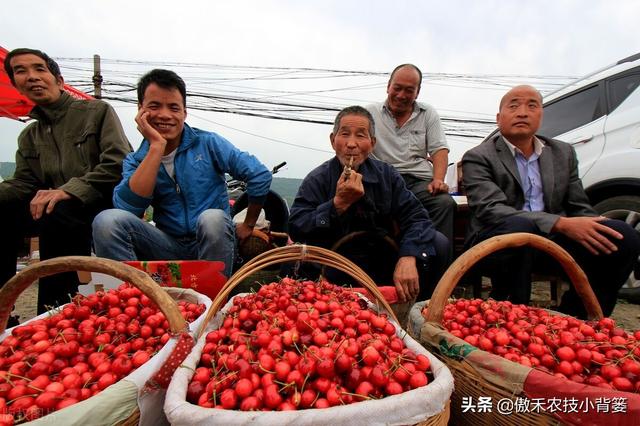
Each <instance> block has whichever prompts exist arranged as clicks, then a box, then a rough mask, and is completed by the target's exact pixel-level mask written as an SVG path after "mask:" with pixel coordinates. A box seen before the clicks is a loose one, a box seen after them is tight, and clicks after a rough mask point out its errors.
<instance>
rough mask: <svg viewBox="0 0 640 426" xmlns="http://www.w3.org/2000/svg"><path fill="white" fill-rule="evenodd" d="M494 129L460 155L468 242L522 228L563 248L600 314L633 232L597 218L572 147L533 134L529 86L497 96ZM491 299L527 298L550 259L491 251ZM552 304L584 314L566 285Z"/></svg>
mask: <svg viewBox="0 0 640 426" xmlns="http://www.w3.org/2000/svg"><path fill="white" fill-rule="evenodd" d="M496 121H497V122H498V127H499V129H500V133H498V134H497V135H496V136H494V137H492V138H490V139H488V140H486V141H485V142H483V143H482V144H480V145H478V146H477V147H475V148H473V149H471V150H469V151H468V152H467V153H465V155H464V156H463V158H462V170H463V179H464V186H465V189H466V192H467V198H468V202H469V207H470V209H471V223H470V227H469V235H468V239H467V244H468V245H473V244H477V243H478V242H480V241H482V240H485V239H487V238H490V237H493V236H495V235H502V234H507V233H512V232H530V233H534V234H539V235H543V236H546V237H548V238H550V239H551V240H553V241H554V242H556V243H558V244H560V245H561V246H562V247H564V248H565V249H566V250H567V251H568V252H569V253H571V255H572V256H573V257H574V258H575V260H576V261H577V262H578V264H579V265H580V266H581V267H582V268H583V269H584V270H585V273H586V274H587V276H588V278H589V282H590V283H591V286H592V287H593V290H594V292H595V294H596V296H597V297H598V300H599V301H600V304H601V306H602V310H603V311H604V314H605V315H609V314H611V312H612V311H613V308H614V306H615V303H616V297H617V292H618V289H619V288H620V287H621V286H622V285H623V284H624V282H625V280H626V279H627V277H628V276H629V274H630V273H631V271H632V269H633V266H634V263H635V261H636V259H637V258H638V253H639V251H640V238H639V237H638V234H637V232H636V231H635V230H634V229H633V228H631V227H630V226H629V225H628V224H626V223H624V222H622V221H619V220H611V219H607V218H605V217H601V216H598V214H597V213H596V212H595V210H594V209H593V208H592V207H591V205H590V204H589V199H588V198H587V195H586V194H585V192H584V189H583V187H582V182H581V181H580V178H579V177H578V161H577V158H576V154H575V151H574V149H573V147H572V146H571V145H569V144H566V143H564V142H560V141H556V140H553V139H547V138H544V137H541V136H536V135H535V133H536V131H537V130H538V128H539V127H540V122H541V121H542V97H541V95H540V93H539V92H538V91H537V90H536V89H534V88H533V87H531V86H517V87H514V88H513V89H511V90H510V91H509V92H508V93H507V94H506V95H505V96H504V97H503V98H502V100H501V102H500V109H499V112H498V114H497V115H496ZM493 260H494V261H496V260H497V261H498V262H499V265H500V266H499V267H497V268H495V272H496V273H495V274H494V275H493V276H492V285H493V287H494V289H493V291H492V297H495V298H497V299H507V298H508V299H511V300H512V301H513V302H515V303H528V302H529V298H530V292H531V272H532V270H536V271H538V270H541V271H548V270H549V269H550V268H553V267H554V266H556V265H554V262H551V261H550V259H548V258H546V257H545V256H542V255H540V254H539V253H535V252H534V251H533V250H532V249H530V248H519V249H511V250H507V251H504V252H501V253H499V254H497V255H495V256H493ZM559 310H560V311H562V312H565V313H568V314H571V315H575V316H579V317H585V316H586V312H585V310H584V307H583V306H582V303H581V301H580V300H579V299H578V296H577V294H576V292H575V291H574V290H573V289H571V290H570V291H568V292H567V293H566V294H565V295H564V297H563V298H562V303H561V304H560V307H559Z"/></svg>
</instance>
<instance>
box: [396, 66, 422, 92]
mask: <svg viewBox="0 0 640 426" xmlns="http://www.w3.org/2000/svg"><path fill="white" fill-rule="evenodd" d="M404 67H410V68H413V69H414V70H416V72H417V73H418V89H420V86H422V71H420V68H418V67H417V66H415V65H413V64H401V65H398V66H397V67H395V68H394V69H393V71H391V76H390V77H389V83H388V84H391V80H393V76H394V75H395V74H396V72H397V71H398V70H399V69H400V68H404Z"/></svg>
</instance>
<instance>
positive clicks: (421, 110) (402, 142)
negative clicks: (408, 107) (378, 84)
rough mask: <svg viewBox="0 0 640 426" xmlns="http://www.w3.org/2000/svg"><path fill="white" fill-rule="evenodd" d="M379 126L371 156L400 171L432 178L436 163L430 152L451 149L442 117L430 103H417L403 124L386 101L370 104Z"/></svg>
mask: <svg viewBox="0 0 640 426" xmlns="http://www.w3.org/2000/svg"><path fill="white" fill-rule="evenodd" d="M366 108H367V110H368V111H369V112H370V113H371V115H372V116H373V120H374V121H375V125H376V139H377V143H376V145H375V146H374V148H373V152H372V153H371V156H372V157H373V158H375V159H377V160H380V161H384V162H385V163H388V164H391V165H392V166H393V167H395V169H396V170H397V171H398V172H399V173H400V174H410V175H412V176H415V177H416V178H418V179H424V180H431V179H433V165H432V164H431V163H430V162H429V161H428V160H427V154H429V155H433V154H435V153H436V152H438V151H440V150H441V149H446V150H447V151H448V150H449V145H448V144H447V140H446V137H445V135H444V130H443V129H442V125H441V123H440V116H439V115H438V113H437V112H436V110H435V108H433V107H432V106H431V105H428V104H424V103H421V102H415V103H414V107H413V112H412V113H411V117H410V118H409V120H407V122H406V123H404V125H403V126H402V127H398V125H397V122H396V119H395V118H394V117H393V115H392V114H391V111H389V108H388V107H387V104H386V101H385V102H379V103H375V104H371V105H368V106H367V107H366Z"/></svg>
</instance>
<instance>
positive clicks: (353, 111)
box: [333, 105, 376, 138]
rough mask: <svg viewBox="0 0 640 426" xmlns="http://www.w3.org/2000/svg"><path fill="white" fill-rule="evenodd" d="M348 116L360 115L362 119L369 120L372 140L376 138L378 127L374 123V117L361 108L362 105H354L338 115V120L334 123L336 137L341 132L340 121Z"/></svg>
mask: <svg viewBox="0 0 640 426" xmlns="http://www.w3.org/2000/svg"><path fill="white" fill-rule="evenodd" d="M346 115H359V116H361V117H365V118H366V119H367V120H369V136H371V137H372V138H375V137H376V125H375V123H374V121H373V116H372V115H371V113H370V112H369V111H368V110H367V109H366V108H364V107H361V106H360V105H353V106H348V107H346V108H343V109H342V111H340V112H339V113H338V115H336V119H335V121H334V122H333V134H334V135H335V134H336V133H338V130H340V120H342V118H343V117H344V116H346Z"/></svg>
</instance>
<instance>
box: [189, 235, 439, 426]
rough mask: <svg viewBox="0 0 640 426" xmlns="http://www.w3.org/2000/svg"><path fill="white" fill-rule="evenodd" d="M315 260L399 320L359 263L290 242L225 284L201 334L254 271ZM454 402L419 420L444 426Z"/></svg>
mask: <svg viewBox="0 0 640 426" xmlns="http://www.w3.org/2000/svg"><path fill="white" fill-rule="evenodd" d="M294 261H300V262H314V263H319V264H322V265H325V266H328V267H331V268H335V269H338V270H340V271H342V272H344V273H346V274H349V275H350V276H351V277H352V278H354V279H355V280H356V281H357V282H358V283H360V284H361V285H362V286H363V287H364V288H366V289H367V290H368V291H369V292H370V294H372V295H373V296H374V297H375V298H376V303H378V305H379V307H380V306H381V307H382V308H383V309H384V310H386V311H387V312H388V313H389V315H390V316H391V317H392V318H393V319H394V320H395V321H396V322H398V319H397V317H396V316H395V314H394V313H393V310H392V309H391V307H390V306H389V304H388V303H387V301H386V300H385V298H384V296H383V295H382V294H381V293H380V290H378V288H377V286H376V284H375V283H374V282H373V280H371V278H370V277H369V276H368V275H367V274H366V273H365V272H364V271H363V270H362V269H360V268H359V267H358V266H357V265H355V264H354V263H353V262H351V261H350V260H348V259H346V258H345V257H343V256H341V255H339V254H337V253H334V252H332V251H331V250H327V249H324V248H321V247H315V246H307V245H289V246H285V247H278V248H275V249H272V250H270V251H267V252H265V253H262V254H260V255H259V256H257V257H255V258H254V259H252V260H251V261H250V262H248V263H246V264H245V265H243V267H242V268H240V269H239V270H238V271H237V272H236V273H235V274H234V275H233V276H232V277H231V278H229V280H228V281H227V283H226V284H225V286H224V287H223V288H222V290H221V291H220V293H219V294H218V296H217V297H216V298H215V299H214V301H213V303H212V305H211V308H210V309H209V310H208V311H207V316H206V318H205V321H204V323H203V326H202V328H201V329H200V331H199V333H198V336H202V334H204V332H205V330H206V325H207V324H208V323H209V322H210V321H211V320H212V319H213V317H214V316H215V315H216V313H218V311H219V310H220V308H221V307H222V306H223V304H224V302H225V301H226V299H227V296H228V295H229V293H230V292H231V291H232V290H233V288H234V287H236V286H237V285H238V284H240V283H241V282H242V281H243V280H245V279H246V278H247V277H248V276H250V275H252V274H254V273H255V272H257V271H260V270H262V269H264V268H268V267H269V266H272V265H276V264H280V263H282V262H294ZM449 407H450V404H449V402H447V404H446V405H445V407H444V409H443V411H442V412H440V413H438V414H436V415H434V416H431V417H430V418H428V419H426V420H424V421H423V422H420V423H418V424H419V425H421V426H444V425H447V424H448V422H449V417H450V408H449Z"/></svg>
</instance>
